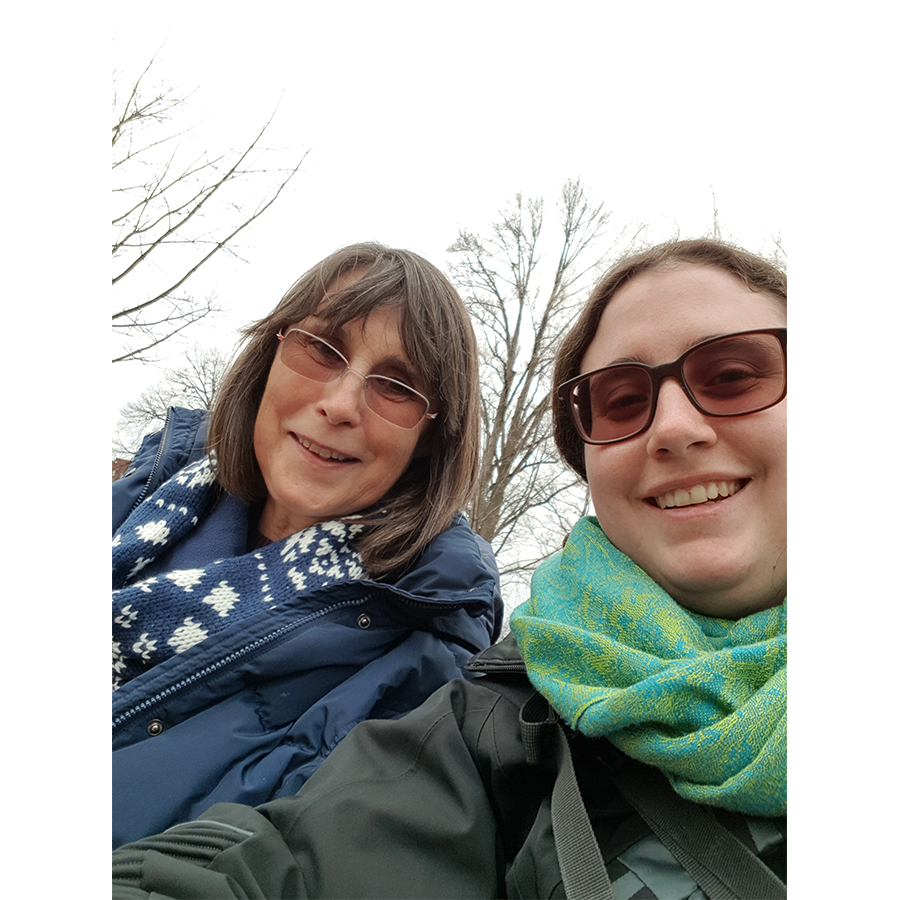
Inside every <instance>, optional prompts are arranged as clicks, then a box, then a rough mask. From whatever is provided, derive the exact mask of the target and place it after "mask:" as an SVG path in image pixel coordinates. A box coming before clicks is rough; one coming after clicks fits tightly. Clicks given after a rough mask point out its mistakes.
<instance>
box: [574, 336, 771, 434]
mask: <svg viewBox="0 0 900 900" xmlns="http://www.w3.org/2000/svg"><path fill="white" fill-rule="evenodd" d="M746 334H773V335H775V336H776V337H777V338H778V341H779V343H780V344H781V352H782V354H783V355H784V363H785V365H784V388H783V389H782V391H781V395H780V396H779V397H778V399H777V400H773V401H772V402H771V403H766V404H764V405H763V406H759V407H757V408H756V409H749V410H746V411H745V412H739V413H717V412H710V411H709V410H707V409H704V408H703V406H702V405H701V404H700V401H699V400H697V398H696V397H695V396H694V394H693V391H691V388H690V386H689V385H688V384H687V382H686V381H685V378H684V361H685V359H686V358H687V357H688V356H690V355H691V354H692V353H693V352H694V351H695V350H697V349H699V348H700V347H705V346H706V345H707V344H714V343H717V342H718V341H724V340H727V339H728V338H735V337H742V336H743V335H746ZM626 367H627V368H638V369H643V370H644V371H645V372H647V374H648V375H649V376H650V392H651V401H650V413H649V415H648V416H647V421H646V422H645V423H644V424H643V425H642V426H641V427H640V428H639V429H638V430H637V431H633V432H632V433H631V434H627V435H625V436H624V437H617V438H609V439H607V440H596V439H594V438H591V437H588V436H587V435H585V434H584V433H583V431H582V426H581V420H580V418H579V416H578V413H577V412H576V408H575V389H576V388H577V387H578V385H579V384H581V382H583V381H587V380H588V379H589V378H592V377H593V376H594V375H596V374H597V373H598V372H605V371H609V370H612V369H622V368H626ZM664 378H674V379H675V380H676V381H677V382H678V383H679V384H680V385H681V389H682V390H683V391H684V393H685V396H686V397H687V398H688V400H690V401H691V403H692V404H693V405H694V407H695V408H696V409H698V410H699V411H700V412H701V413H703V415H705V416H714V417H715V418H718V419H726V418H733V417H734V416H749V415H752V414H753V413H758V412H762V411H763V410H764V409H769V408H771V407H773V406H775V405H776V404H778V403H781V401H782V400H784V398H785V397H786V396H787V328H786V327H782V328H751V329H749V330H747V331H735V332H733V333H732V334H720V335H719V336H718V337H712V338H707V339H706V340H705V341H700V343H698V344H694V346H693V347H689V348H688V349H687V350H685V351H684V353H682V354H681V356H679V357H678V359H676V360H674V361H673V362H670V363H663V364H662V365H659V366H648V365H645V364H644V363H638V362H627V363H615V364H614V365H611V366H601V367H600V368H599V369H594V370H593V371H591V372H585V374H584V375H576V376H575V377H574V378H570V379H568V381H564V382H563V383H562V384H561V385H560V386H559V387H558V388H557V389H556V392H557V396H558V397H559V399H560V400H562V401H563V402H564V403H565V404H566V408H567V409H568V411H569V415H570V416H571V417H572V423H573V424H574V425H575V430H576V431H577V432H578V436H579V438H580V439H581V440H582V441H583V442H584V443H585V444H594V445H600V444H617V443H619V441H627V440H629V439H631V438H633V437H637V436H638V435H639V434H643V433H644V432H645V431H646V430H647V429H648V428H649V427H650V426H651V424H652V423H653V419H654V417H655V416H656V405H657V401H658V400H659V388H660V385H661V384H662V381H663V379H664Z"/></svg>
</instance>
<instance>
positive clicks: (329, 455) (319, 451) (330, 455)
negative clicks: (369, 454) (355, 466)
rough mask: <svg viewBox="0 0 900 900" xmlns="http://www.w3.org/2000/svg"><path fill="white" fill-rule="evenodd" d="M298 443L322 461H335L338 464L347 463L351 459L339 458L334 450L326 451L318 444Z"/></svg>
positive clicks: (302, 441) (303, 441) (305, 441)
mask: <svg viewBox="0 0 900 900" xmlns="http://www.w3.org/2000/svg"><path fill="white" fill-rule="evenodd" d="M300 443H301V444H303V446H304V447H306V449H307V450H309V451H310V453H315V454H316V456H321V457H322V459H336V460H337V461H338V462H347V461H348V460H351V459H353V457H352V456H341V455H340V454H339V453H336V452H335V451H334V450H326V449H325V448H324V447H320V446H319V445H318V444H313V443H311V442H310V441H307V440H301V441H300Z"/></svg>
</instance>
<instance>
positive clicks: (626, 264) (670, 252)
mask: <svg viewBox="0 0 900 900" xmlns="http://www.w3.org/2000/svg"><path fill="white" fill-rule="evenodd" d="M678 263H688V264H690V265H695V266H708V267H711V268H718V269H723V270H724V271H725V272H728V273H730V274H731V275H734V276H735V277H736V278H738V279H739V280H740V281H741V282H742V283H743V284H745V285H746V286H747V287H748V288H750V290H752V291H767V292H768V293H770V294H772V295H773V296H774V297H775V298H776V299H777V300H778V301H779V302H780V303H781V304H783V305H784V306H785V307H787V274H786V273H785V272H784V271H783V270H781V269H779V268H778V267H777V266H776V265H774V264H773V263H771V262H769V261H768V260H766V259H763V258H762V257H761V256H757V255H756V254H754V253H750V252H748V251H747V250H742V249H741V248H740V247H736V246H734V245H733V244H729V243H726V242H725V241H719V240H713V239H712V238H695V239H692V240H677V241H668V242H666V243H664V244H658V245H657V246H655V247H651V248H649V249H648V250H642V251H641V252H639V253H633V254H629V255H628V256H625V257H623V258H622V259H620V260H619V261H618V262H617V263H615V264H614V265H613V267H612V268H611V269H609V271H607V273H606V274H605V275H604V276H603V278H601V279H600V282H599V283H598V284H597V286H596V287H595V288H594V289H593V291H591V294H590V296H589V297H588V299H587V303H586V304H585V307H584V309H583V310H582V312H581V315H580V316H579V318H578V321H577V322H576V323H575V325H574V326H573V327H572V330H571V331H570V332H569V333H568V335H567V336H566V338H565V339H564V340H563V342H562V344H561V345H560V348H559V352H558V353H557V356H556V366H555V369H554V373H553V394H552V403H553V437H554V439H555V440H556V446H557V449H558V450H559V452H560V455H561V456H562V458H563V460H565V462H566V463H567V464H568V465H569V466H571V468H572V469H574V470H575V472H577V473H578V475H580V476H581V477H582V478H584V479H586V478H587V473H586V470H585V465H584V443H583V442H582V440H581V438H580V437H579V436H578V432H577V431H576V430H575V425H574V423H573V422H572V418H571V414H570V412H569V409H568V407H567V404H566V401H565V400H564V399H563V398H561V397H560V396H559V386H560V385H561V384H563V383H564V382H566V381H568V380H569V379H570V378H574V377H575V376H576V375H578V374H579V373H580V369H581V361H582V360H583V359H584V354H585V353H586V352H587V349H588V346H589V345H590V343H591V341H592V340H593V339H594V336H595V335H596V333H597V328H598V326H599V325H600V317H601V316H602V315H603V311H604V310H605V309H606V307H607V305H608V304H609V302H610V300H612V298H613V296H614V295H615V293H616V291H618V290H619V288H621V287H623V286H624V285H625V284H626V283H627V282H628V281H629V280H630V279H632V278H634V277H635V276H637V275H640V274H641V273H642V272H650V271H654V270H657V269H662V268H664V267H666V266H675V265H677V264H678Z"/></svg>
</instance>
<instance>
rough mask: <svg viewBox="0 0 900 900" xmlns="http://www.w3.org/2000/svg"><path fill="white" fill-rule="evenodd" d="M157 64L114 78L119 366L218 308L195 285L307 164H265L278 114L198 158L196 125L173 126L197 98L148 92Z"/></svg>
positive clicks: (144, 356)
mask: <svg viewBox="0 0 900 900" xmlns="http://www.w3.org/2000/svg"><path fill="white" fill-rule="evenodd" d="M152 65H153V60H151V61H150V63H149V64H148V65H147V67H146V68H145V69H144V71H143V72H142V73H141V74H140V76H138V78H137V79H136V80H134V82H133V84H132V83H128V84H126V85H123V83H122V78H121V76H119V75H117V74H115V73H114V93H113V126H112V174H113V198H114V206H115V211H114V215H113V220H112V224H113V245H112V259H113V277H112V283H113V288H114V291H113V293H114V297H115V306H114V312H113V315H112V326H113V330H114V333H115V335H116V337H117V338H118V344H119V345H120V347H121V351H120V352H118V355H116V356H115V357H114V359H113V362H122V361H123V360H128V359H138V360H143V361H147V360H149V359H150V356H148V354H149V353H150V351H152V350H153V348H155V347H158V346H159V344H161V343H162V342H163V341H166V340H168V339H169V338H171V337H173V336H174V335H176V334H178V333H179V332H181V331H183V330H184V329H186V328H187V327H188V326H190V325H193V324H194V323H195V322H198V321H200V320H201V319H203V318H205V317H206V316H208V315H209V314H210V313H211V312H213V311H214V310H215V300H214V297H212V296H209V295H207V296H203V297H196V296H194V295H192V294H191V293H189V292H188V291H187V282H188V281H189V279H191V277H192V276H194V275H195V274H196V272H197V271H198V270H199V269H200V268H201V267H202V266H204V265H205V264H206V263H208V262H209V261H210V260H211V259H212V258H213V257H214V256H216V254H218V253H219V252H220V251H226V252H231V253H234V249H235V245H234V239H235V238H236V237H237V235H238V234H239V233H240V232H241V231H243V230H244V229H245V228H246V227H247V226H248V225H250V224H251V223H252V222H254V221H256V219H258V218H259V217H260V216H261V215H262V214H263V213H264V212H265V211H266V210H267V209H268V208H269V207H270V206H271V205H272V204H273V203H274V202H275V200H277V199H278V197H279V195H280V194H281V192H282V191H283V190H284V189H285V188H286V187H287V185H288V183H289V182H290V181H291V179H292V178H293V177H294V175H296V174H297V172H298V171H299V170H300V166H301V165H302V163H303V159H304V158H305V154H304V155H303V157H302V158H301V159H300V161H299V162H297V163H296V165H292V166H289V167H288V168H272V169H270V168H266V167H265V166H264V165H263V160H264V159H265V158H266V157H267V155H270V153H271V151H268V150H266V149H265V148H264V147H263V146H262V144H261V142H262V140H263V137H264V136H265V134H266V132H267V130H268V129H269V126H270V125H271V123H272V117H270V118H269V120H268V121H267V122H266V123H265V124H264V125H263V127H262V129H261V130H260V131H259V133H258V134H257V135H256V137H255V138H254V139H253V140H252V141H251V142H250V143H249V144H248V145H247V146H246V147H245V148H244V149H242V150H234V151H227V152H225V153H222V154H219V155H211V154H209V153H208V152H207V151H205V150H204V151H199V152H198V153H197V154H196V155H193V154H192V153H191V151H190V149H189V145H190V141H189V140H187V138H186V136H187V135H188V134H189V132H190V130H191V129H190V127H187V128H180V127H177V126H176V125H175V124H174V120H175V119H176V118H179V117H181V118H183V116H184V113H185V112H186V111H187V100H188V98H187V97H185V96H182V95H181V94H179V93H177V92H176V91H174V90H173V89H172V88H171V87H166V86H164V85H159V84H157V85H155V86H150V85H148V82H149V81H150V76H149V73H150V69H151V67H152ZM257 180H260V181H262V182H263V185H264V187H262V188H258V187H254V188H253V196H254V198H255V199H254V200H253V201H251V202H250V203H248V204H245V203H244V202H243V200H242V197H243V196H246V193H247V191H246V190H245V189H244V188H247V187H248V186H249V185H250V184H252V183H255V182H256V181H257ZM260 197H261V199H260ZM137 273H140V276H141V277H136V276H137Z"/></svg>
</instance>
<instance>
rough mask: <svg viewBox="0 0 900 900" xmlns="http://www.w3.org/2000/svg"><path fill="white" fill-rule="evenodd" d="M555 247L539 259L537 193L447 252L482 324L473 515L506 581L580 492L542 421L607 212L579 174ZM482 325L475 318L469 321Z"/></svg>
mask: <svg viewBox="0 0 900 900" xmlns="http://www.w3.org/2000/svg"><path fill="white" fill-rule="evenodd" d="M558 208H559V221H560V225H561V233H560V234H559V237H558V251H557V255H556V256H555V257H554V261H553V262H551V264H550V266H549V267H548V266H547V265H546V264H545V265H542V264H541V252H540V251H541V249H542V248H543V246H544V245H545V244H549V243H550V242H551V241H552V240H553V238H552V237H549V236H548V235H546V234H545V229H544V204H543V201H542V200H540V199H529V200H523V199H522V197H521V195H519V196H517V197H516V199H515V202H514V203H513V204H512V205H511V206H510V207H508V208H507V209H506V210H504V211H503V212H502V213H501V215H500V218H499V220H498V221H497V222H496V223H495V224H494V225H493V227H492V229H491V231H490V234H489V235H488V236H487V237H484V238H482V237H480V236H478V235H476V234H474V233H472V232H470V231H467V230H460V232H459V236H458V237H457V239H456V241H455V242H454V243H453V244H452V245H451V246H450V248H449V252H450V253H452V254H454V255H455V256H456V257H457V258H456V260H454V261H452V262H451V265H450V271H451V274H452V277H453V279H454V281H455V283H456V285H457V287H458V288H459V290H460V293H461V294H462V295H463V297H464V298H465V300H466V303H467V305H468V307H469V310H470V312H471V314H472V316H473V319H474V320H475V322H476V331H477V332H480V333H479V350H480V353H481V366H482V410H481V421H482V436H483V460H482V468H481V473H480V476H479V480H478V487H477V491H476V495H475V498H474V500H473V501H472V503H471V506H470V508H469V510H467V512H468V515H469V518H470V521H471V522H472V526H473V527H474V528H475V530H476V531H477V532H479V533H480V534H481V535H483V536H484V537H485V538H486V539H487V540H489V541H491V543H492V545H493V547H494V550H495V553H496V554H497V557H498V560H499V561H500V567H501V574H502V575H503V576H504V580H505V582H506V583H507V584H511V583H517V582H518V583H521V582H523V581H524V580H525V579H526V578H527V577H530V572H531V571H532V570H533V569H534V567H535V566H536V565H537V563H538V562H540V560H541V559H543V558H545V557H546V556H547V555H549V554H550V553H552V552H553V551H555V550H557V549H559V547H560V546H561V543H562V539H563V537H564V535H565V534H566V533H567V531H568V530H569V529H570V528H571V527H572V524H573V523H574V521H575V520H576V519H577V518H578V516H580V515H583V514H584V513H585V512H586V510H587V491H586V488H585V486H584V485H583V483H582V482H580V481H579V480H578V479H577V478H576V477H575V476H574V475H573V474H572V473H571V472H570V471H569V470H568V469H567V468H566V467H565V466H563V465H562V463H560V461H559V457H558V454H557V452H556V448H555V446H554V444H553V439H552V435H551V423H550V393H549V392H550V388H551V378H552V370H553V360H554V357H555V354H556V349H557V345H558V343H559V341H560V338H561V337H562V335H563V334H564V333H565V331H566V330H567V328H568V327H569V326H570V325H571V324H572V321H573V319H574V316H575V315H576V314H577V312H578V310H579V308H580V302H579V300H580V292H581V290H582V289H583V288H585V287H588V286H589V285H590V279H588V278H586V276H587V275H589V274H590V273H592V272H593V270H594V268H595V266H596V265H597V264H598V261H599V258H600V254H598V252H597V249H596V247H597V243H598V239H599V238H600V237H601V235H603V234H605V231H606V227H607V225H608V222H609V217H610V214H609V213H608V212H607V211H605V210H604V208H603V204H602V203H601V204H596V205H595V204H593V203H592V202H591V201H590V200H589V198H588V197H587V194H586V192H585V190H584V187H583V186H582V184H581V182H580V180H570V181H567V182H566V184H565V185H564V186H563V189H562V192H561V195H560V200H559V204H558ZM478 326H480V328H479V327H478Z"/></svg>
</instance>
